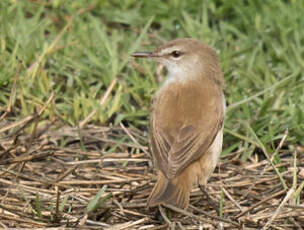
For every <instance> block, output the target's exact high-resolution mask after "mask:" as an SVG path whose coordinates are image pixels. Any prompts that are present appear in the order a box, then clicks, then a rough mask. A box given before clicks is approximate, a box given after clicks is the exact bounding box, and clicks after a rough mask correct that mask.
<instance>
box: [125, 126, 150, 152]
mask: <svg viewBox="0 0 304 230" xmlns="http://www.w3.org/2000/svg"><path fill="white" fill-rule="evenodd" d="M120 127H121V128H122V129H123V130H124V131H125V132H126V134H127V135H128V136H129V137H130V138H131V140H132V141H133V142H134V143H135V144H136V145H137V146H138V148H139V149H141V150H142V151H143V152H144V153H146V154H147V155H150V154H149V153H148V151H147V150H146V149H145V148H144V147H143V146H142V145H141V144H139V143H138V141H137V140H136V139H135V138H134V137H133V136H132V134H131V133H130V132H129V130H128V129H127V128H126V127H125V126H124V125H123V124H122V123H120Z"/></svg>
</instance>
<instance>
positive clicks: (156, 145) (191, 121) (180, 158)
mask: <svg viewBox="0 0 304 230" xmlns="http://www.w3.org/2000/svg"><path fill="white" fill-rule="evenodd" d="M175 92H176V91H175ZM191 93H192V94H194V95H191ZM177 94H178V93H177ZM177 94H174V93H172V94H169V95H168V94H167V95H168V96H166V97H170V98H160V101H159V104H158V105H156V106H157V108H156V110H157V111H155V113H153V115H152V116H151V121H150V122H151V129H152V136H151V141H152V143H151V144H152V153H153V156H154V158H155V160H156V163H157V165H158V167H159V169H160V170H161V171H162V172H163V173H164V175H165V176H166V177H167V178H168V179H172V178H174V177H175V176H177V175H179V174H180V173H181V172H182V171H183V170H184V169H185V168H186V167H187V166H189V164H191V163H192V162H194V161H196V160H197V159H199V158H200V157H201V156H202V155H203V154H204V153H205V152H206V151H207V150H208V148H209V147H210V146H211V144H212V143H213V141H214V139H215V137H216V135H217V133H218V131H219V130H220V129H221V128H222V125H223V120H224V111H223V105H222V103H223V102H222V98H221V94H220V95H219V96H220V98H219V99H220V100H218V98H216V97H214V99H212V102H207V103H203V102H202V103H200V99H199V98H200V97H204V96H206V92H203V91H199V93H195V91H191V92H188V94H187V95H188V99H187V98H185V97H184V95H185V92H183V99H181V100H179V98H180V96H178V95H177ZM207 94H208V92H207ZM174 97H175V99H176V100H177V101H176V103H177V104H176V107H175V108H176V110H175V111H168V108H169V107H170V100H171V101H173V100H174ZM163 100H164V101H165V102H164V103H165V104H164V105H162V103H163ZM166 103H169V104H166ZM197 103H200V104H199V106H198V107H197ZM171 107H172V106H171ZM179 108H186V111H188V110H189V109H196V110H198V111H197V112H196V113H198V114H199V116H200V117H199V118H198V117H197V114H196V113H192V112H191V111H189V112H188V113H186V114H184V115H183V116H180V115H179V113H180V112H181V111H180V109H179ZM171 110H172V109H171ZM168 114H169V115H168ZM174 118H176V119H174ZM160 119H162V121H163V120H164V119H165V120H166V119H167V124H168V125H167V124H166V123H162V122H159V120H160Z"/></svg>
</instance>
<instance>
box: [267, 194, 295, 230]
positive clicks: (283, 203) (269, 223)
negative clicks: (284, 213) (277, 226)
mask: <svg viewBox="0 0 304 230" xmlns="http://www.w3.org/2000/svg"><path fill="white" fill-rule="evenodd" d="M293 193H294V189H293V188H291V189H289V191H288V193H287V194H286V196H285V198H284V199H283V201H282V202H281V203H280V205H279V207H278V208H277V209H276V211H275V213H274V214H273V216H272V217H271V218H270V220H268V222H267V223H266V224H265V226H264V227H263V228H262V230H266V229H268V228H269V227H270V225H271V224H272V222H273V221H274V219H275V218H276V217H277V215H279V213H280V211H281V209H282V208H283V207H284V205H285V203H286V202H287V201H288V200H289V199H290V197H291V195H292V194H293Z"/></svg>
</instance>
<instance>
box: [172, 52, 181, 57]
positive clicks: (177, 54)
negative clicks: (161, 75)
mask: <svg viewBox="0 0 304 230" xmlns="http://www.w3.org/2000/svg"><path fill="white" fill-rule="evenodd" d="M171 55H172V57H174V58H179V57H180V56H181V55H182V53H181V52H180V51H178V50H174V51H173V52H172V53H171Z"/></svg>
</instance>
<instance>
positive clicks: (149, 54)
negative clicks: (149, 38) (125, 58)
mask: <svg viewBox="0 0 304 230" xmlns="http://www.w3.org/2000/svg"><path fill="white" fill-rule="evenodd" d="M131 56H132V57H139V58H151V57H156V55H155V54H153V53H152V52H135V53H134V54H132V55H131Z"/></svg>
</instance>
